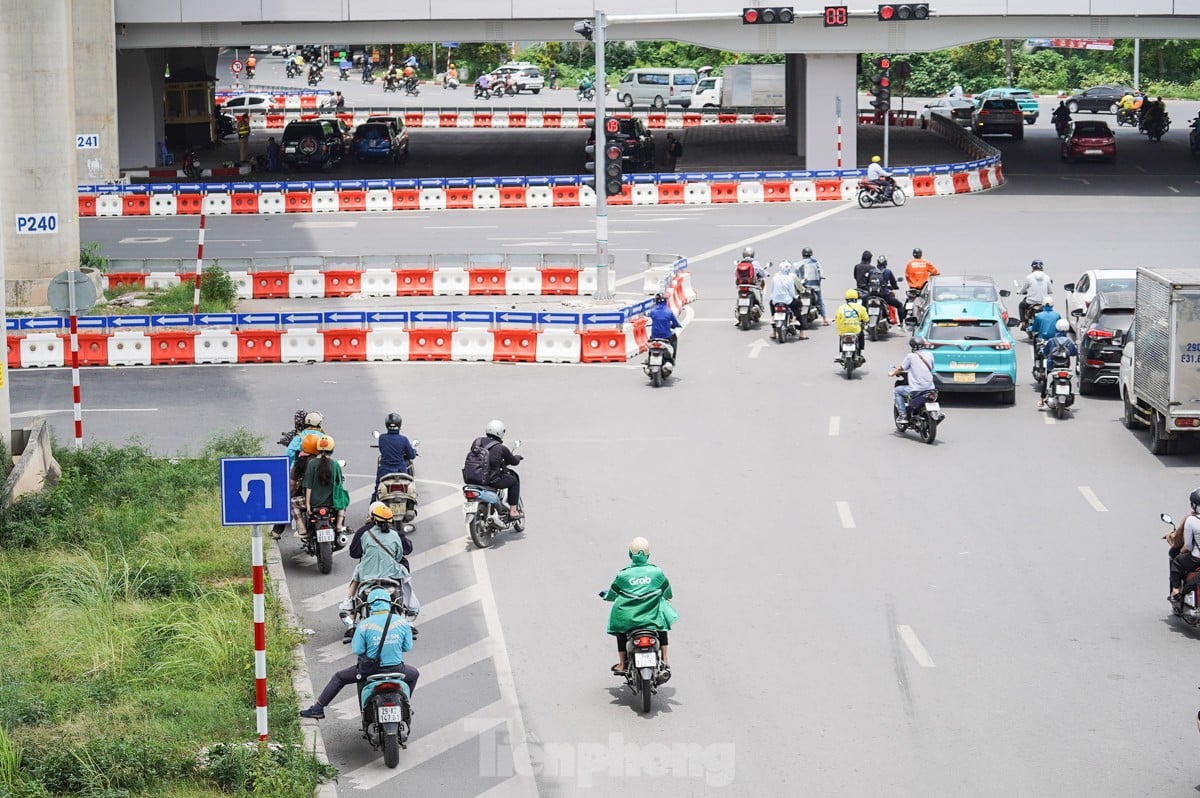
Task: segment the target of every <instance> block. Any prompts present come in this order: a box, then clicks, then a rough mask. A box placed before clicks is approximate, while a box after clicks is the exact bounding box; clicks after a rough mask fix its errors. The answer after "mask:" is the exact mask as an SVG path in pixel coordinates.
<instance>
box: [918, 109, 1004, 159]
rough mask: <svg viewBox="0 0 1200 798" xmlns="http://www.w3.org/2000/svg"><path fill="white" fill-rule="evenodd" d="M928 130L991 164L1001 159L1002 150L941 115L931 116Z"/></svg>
mask: <svg viewBox="0 0 1200 798" xmlns="http://www.w3.org/2000/svg"><path fill="white" fill-rule="evenodd" d="M928 130H929V131H930V132H931V133H933V134H934V135H935V136H937V137H938V138H941V139H945V140H946V141H948V142H950V143H951V144H953V145H954V146H956V147H958V148H959V149H961V150H962V151H963V152H965V153H967V155H971V156H973V157H975V158H977V159H981V160H985V161H991V162H994V161H997V160H999V159H1000V155H1001V153H1000V150H998V149H996V148H995V147H993V146H992V145H991V144H988V143H987V142H986V141H984V140H983V139H981V138H979V136H976V135H975V134H974V133H972V132H970V131H968V130H965V129H964V128H963V127H962V125H959V124H957V123H955V122H952V121H951V120H949V119H947V118H946V117H944V116H942V115H941V114H930V115H929V127H928Z"/></svg>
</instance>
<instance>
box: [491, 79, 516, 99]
mask: <svg viewBox="0 0 1200 798" xmlns="http://www.w3.org/2000/svg"><path fill="white" fill-rule="evenodd" d="M490 91H491V93H492V96H493V97H504V96H508V97H512V96H514V95H515V94H516V93H517V90H516V87H515V86H514V85H513V84H511V83H506V82H505V81H502V80H500V81H493V82H492V84H491V87H490Z"/></svg>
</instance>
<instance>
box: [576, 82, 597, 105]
mask: <svg viewBox="0 0 1200 798" xmlns="http://www.w3.org/2000/svg"><path fill="white" fill-rule="evenodd" d="M575 99H576V101H578V102H583V101H584V100H587V101H589V102H590V101H592V100H594V99H596V86H595V84H594V83H592V81H590V80H581V81H579V88H578V89H577V90H576V92H575Z"/></svg>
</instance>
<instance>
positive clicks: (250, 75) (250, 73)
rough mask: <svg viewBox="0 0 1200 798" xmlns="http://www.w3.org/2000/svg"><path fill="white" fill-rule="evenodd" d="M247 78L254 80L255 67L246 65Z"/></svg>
mask: <svg viewBox="0 0 1200 798" xmlns="http://www.w3.org/2000/svg"><path fill="white" fill-rule="evenodd" d="M246 80H254V67H252V66H248V67H246Z"/></svg>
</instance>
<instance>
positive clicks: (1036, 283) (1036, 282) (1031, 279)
mask: <svg viewBox="0 0 1200 798" xmlns="http://www.w3.org/2000/svg"><path fill="white" fill-rule="evenodd" d="M1053 286H1054V281H1053V280H1051V279H1050V276H1049V275H1047V274H1046V273H1045V272H1036V271H1035V272H1030V273H1029V276H1028V277H1026V278H1025V284H1024V285H1022V286H1021V293H1022V294H1025V295H1026V296H1028V297H1029V301H1030V302H1036V303H1041V302H1043V301H1045V299H1046V297H1047V296H1048V295H1049V294H1050V289H1051V288H1052V287H1053Z"/></svg>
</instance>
